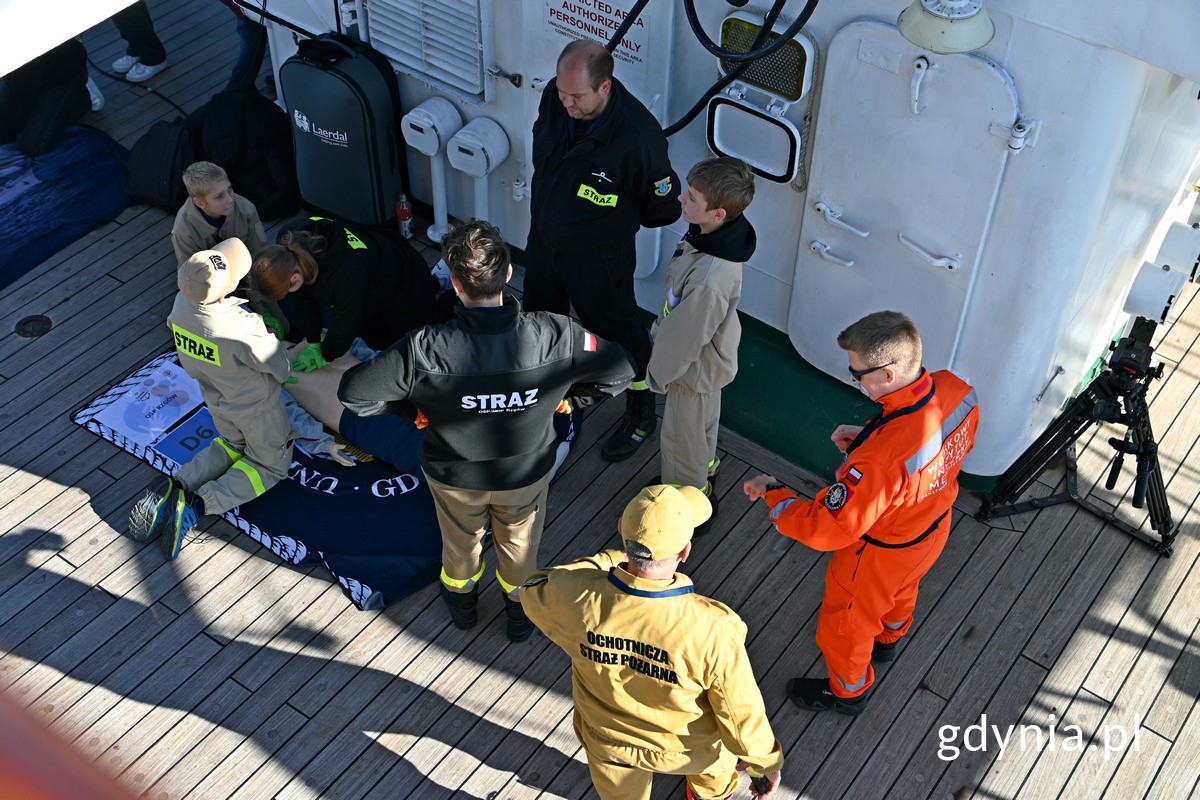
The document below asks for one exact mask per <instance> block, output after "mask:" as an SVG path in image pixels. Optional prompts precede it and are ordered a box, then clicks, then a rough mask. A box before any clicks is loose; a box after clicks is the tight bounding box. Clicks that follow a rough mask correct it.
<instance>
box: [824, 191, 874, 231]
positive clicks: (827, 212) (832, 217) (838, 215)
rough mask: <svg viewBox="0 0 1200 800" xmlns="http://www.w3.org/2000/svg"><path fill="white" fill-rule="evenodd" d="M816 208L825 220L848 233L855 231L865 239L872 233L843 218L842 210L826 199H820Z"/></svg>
mask: <svg viewBox="0 0 1200 800" xmlns="http://www.w3.org/2000/svg"><path fill="white" fill-rule="evenodd" d="M816 209H817V213H819V214H820V215H821V216H822V217H824V218H825V221H826V222H828V223H829V224H830V225H832V226H833V227H835V228H841V229H842V230H844V231H846V232H847V233H853V234H854V235H855V236H860V237H862V238H864V239H865V238H867V237H868V236H870V235H871V232H870V231H864V230H859V229H858V228H856V227H854V226H853V225H851V224H849V223H847V222H844V221H843V220H842V212H841V211H838V210H837V209H836V208H834V207H833V206H831V205H829V204H828V203H826V202H825V201H824V200H819V201H818V202H817V205H816Z"/></svg>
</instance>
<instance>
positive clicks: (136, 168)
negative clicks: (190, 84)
mask: <svg viewBox="0 0 1200 800" xmlns="http://www.w3.org/2000/svg"><path fill="white" fill-rule="evenodd" d="M195 155H196V153H195V148H194V146H193V144H192V131H191V128H190V127H189V126H188V124H187V122H186V121H185V120H184V118H183V117H176V118H175V119H173V120H171V121H170V122H167V121H166V120H165V119H160V120H159V121H158V122H156V123H154V124H153V125H151V126H150V129H149V130H148V131H146V133H145V134H143V136H142V138H140V139H138V140H137V141H136V142H134V145H133V149H132V150H130V151H129V169H128V171H127V172H126V175H125V194H127V195H129V196H130V197H132V198H133V199H134V200H135V201H136V202H138V203H145V204H146V205H150V206H155V207H156V208H161V209H164V210H166V211H170V212H175V211H178V210H179V207H180V206H181V205H183V202H184V201H185V200H187V189H185V188H184V186H183V180H182V179H181V176H182V175H183V171H184V170H185V169H187V167H188V165H189V164H191V163H192V162H193V161H195V160H196V158H195Z"/></svg>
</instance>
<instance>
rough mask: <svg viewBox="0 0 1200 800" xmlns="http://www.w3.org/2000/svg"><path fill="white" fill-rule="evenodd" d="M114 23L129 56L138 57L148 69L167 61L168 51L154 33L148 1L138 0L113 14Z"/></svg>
mask: <svg viewBox="0 0 1200 800" xmlns="http://www.w3.org/2000/svg"><path fill="white" fill-rule="evenodd" d="M112 21H113V24H114V25H116V26H117V32H118V33H120V34H121V38H122V39H124V40H125V43H126V48H125V52H126V53H127V54H128V55H131V56H136V57H137V59H138V60H139V61H141V62H142V63H143V64H145V65H146V66H147V67H153V66H155V65H157V64H161V63H162V62H164V61H166V60H167V50H166V48H165V47H163V43H162V42H161V41H160V40H159V38H158V34H156V33H155V32H154V21H153V20H151V19H150V9H149V7H148V6H147V5H146V0H137V2H136V3H134V4H133V5H131V6H126V7H125V8H123V9H121V10H120V11H118V12H117V13H116V14H113V18H112Z"/></svg>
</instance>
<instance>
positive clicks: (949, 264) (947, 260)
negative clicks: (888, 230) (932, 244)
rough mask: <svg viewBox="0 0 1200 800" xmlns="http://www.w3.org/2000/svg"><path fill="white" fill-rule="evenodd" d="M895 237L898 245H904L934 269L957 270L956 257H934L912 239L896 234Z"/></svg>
mask: <svg viewBox="0 0 1200 800" xmlns="http://www.w3.org/2000/svg"><path fill="white" fill-rule="evenodd" d="M896 236H897V237H898V238H899V239H900V244H902V245H904V246H905V247H907V248H908V249H909V250H912V251H913V252H914V253H916V254H917V255H919V256H920V257H921V258H923V259H925V260H926V261H928V262H929V263H930V264H932V265H933V266H935V267H945V268H946V269H958V268H959V266H960V264H959V263H958V258H957V257H956V256H935V255H934V254H933V253H930V252H929V251H928V250H926V249H925V248H923V247H921V245H919V244H917V243H916V242H914V241H913V240H912V239H909V238H908V237H907V236H905V235H904V234H903V233H898V234H896Z"/></svg>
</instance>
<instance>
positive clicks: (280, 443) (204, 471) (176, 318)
mask: <svg viewBox="0 0 1200 800" xmlns="http://www.w3.org/2000/svg"><path fill="white" fill-rule="evenodd" d="M250 261H251V259H250V252H249V251H248V250H247V249H246V245H244V244H242V242H241V241H240V240H238V239H226V240H225V241H223V242H221V243H219V244H217V245H216V246H215V247H213V249H211V250H201V251H200V252H198V253H196V254H195V255H193V256H192V257H191V258H189V259H187V260H186V261H184V262H183V263H182V264H180V265H179V273H178V281H179V294H178V295H176V297H175V306H174V308H172V309H171V314H170V316H169V317H168V318H167V324H168V325H169V326H170V328H171V335H172V338H173V340H174V343H175V349H176V351H177V352H178V353H179V361H180V363H181V364H182V365H183V368H184V369H185V370H186V371H187V373H188V374H189V375H191V376H192V378H194V379H195V380H196V382H197V383H199V384H200V389H201V391H202V393H203V395H204V401H205V403H206V404H207V405H208V410H209V412H210V413H211V414H212V418H213V422H214V423H215V424H216V429H217V430H216V432H217V436H216V437H215V438H214V439H213V440H212V442H211V444H209V446H208V447H207V448H206V449H205V450H203V451H202V452H200V453H199V454H197V455H196V457H195V458H194V459H192V460H191V461H190V462H188V463H187V464H185V465H183V467H182V468H180V470H179V472H178V473H177V474H176V476H175V477H174V478H168V479H166V480H164V481H161V482H160V483H159V484H158V485H156V486H155V487H153V488H151V489H150V490H149V491H148V492H147V494H146V496H145V497H143V498H142V499H141V500H140V501H138V503H137V505H136V506H134V509H133V512H132V513H131V515H130V534H131V535H132V536H133V537H134V538H136V539H139V540H144V539H151V538H154V537H155V536H158V535H159V534H162V548H163V552H165V553H166V555H167V557H168V558H170V559H174V558H176V557H177V556H178V555H179V549H180V547H181V546H182V545H183V539H184V537H185V536H186V535H187V534H188V533H189V532H190V531H191V530H192V529H193V528H194V527H195V526H196V524H197V522H198V521H199V519H200V517H202V516H204V515H205V514H223V513H225V512H226V511H228V510H230V509H232V508H234V507H235V506H238V505H240V504H242V503H245V502H248V501H250V500H253V499H254V498H256V497H258V496H259V495H261V494H263V493H264V492H266V491H267V490H268V489H270V488H271V487H272V486H274V485H275V484H276V483H278V482H279V481H280V480H282V479H284V478H286V477H287V471H288V467H289V466H290V465H291V460H292V433H291V426H290V425H289V424H288V417H287V412H286V411H285V410H284V405H283V400H282V398H281V397H280V392H279V387H280V385H281V384H283V383H284V382H285V381H287V379H288V375H289V373H290V372H291V368H292V364H291V360H290V359H289V358H288V355H287V351H286V350H285V349H284V346H283V344H282V343H281V342H280V341H279V340H278V339H276V338H275V336H274V335H273V334H272V333H270V332H269V331H268V330H267V328H266V326H265V325H264V324H263V320H262V317H261V316H259V315H258V314H254V313H252V312H250V311H247V310H246V309H245V308H243V307H242V304H243V302H244V301H243V300H241V299H239V298H236V297H230V296H229V295H230V293H232V292H233V291H234V290H235V289H236V288H237V285H238V282H239V281H240V280H241V279H242V278H244V277H245V276H246V273H248V272H249V271H250ZM338 447H339V446H337V445H332V444H330V448H331V449H338Z"/></svg>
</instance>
